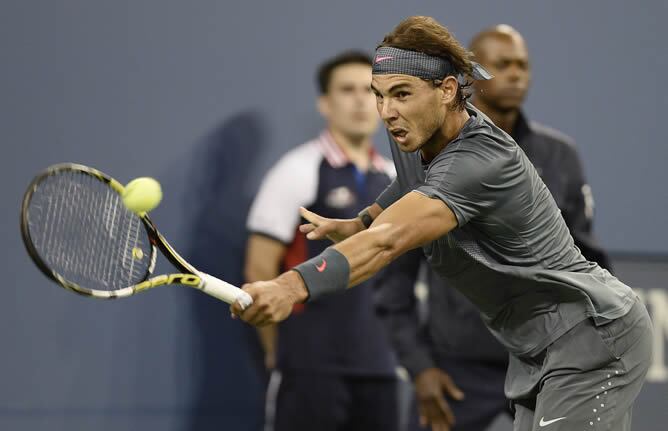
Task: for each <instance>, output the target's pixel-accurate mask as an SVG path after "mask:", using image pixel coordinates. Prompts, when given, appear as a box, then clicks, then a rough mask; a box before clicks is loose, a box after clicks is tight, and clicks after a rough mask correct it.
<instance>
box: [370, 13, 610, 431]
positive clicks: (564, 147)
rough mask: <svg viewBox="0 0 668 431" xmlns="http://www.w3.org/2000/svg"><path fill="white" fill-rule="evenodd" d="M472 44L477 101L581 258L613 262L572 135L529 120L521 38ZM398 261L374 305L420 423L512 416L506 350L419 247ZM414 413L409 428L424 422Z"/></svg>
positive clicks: (462, 426)
mask: <svg viewBox="0 0 668 431" xmlns="http://www.w3.org/2000/svg"><path fill="white" fill-rule="evenodd" d="M469 49H470V50H471V51H472V52H473V54H474V55H475V58H474V59H475V60H476V61H477V62H479V63H480V64H481V65H482V66H483V67H485V69H487V70H488V71H489V72H490V73H491V74H493V75H494V79H491V80H488V81H474V90H475V91H474V95H473V103H474V105H475V106H476V107H477V108H478V109H480V110H481V111H483V112H484V113H485V114H486V115H487V116H488V117H490V119H491V120H492V121H493V122H494V123H495V124H496V125H497V126H499V127H500V128H501V129H503V130H504V131H505V132H506V133H508V134H509V135H511V136H512V137H513V139H514V140H515V141H516V142H517V143H518V144H519V146H520V147H521V148H522V149H523V150H524V152H525V153H526V154H527V156H528V158H529V159H530V161H531V162H532V163H533V164H534V166H535V167H536V169H537V171H538V173H539V175H540V176H541V178H542V179H543V181H544V182H545V184H546V185H547V187H548V189H549V190H550V192H551V193H552V196H553V197H554V199H555V201H556V203H557V206H558V207H559V208H560V209H561V211H562V215H563V217H564V219H565V221H566V224H567V225H568V228H569V230H570V232H571V234H572V236H573V238H574V239H575V243H576V245H577V246H578V247H579V248H580V250H581V251H582V253H583V254H584V256H585V257H586V258H587V259H589V260H592V261H595V262H597V263H598V264H599V265H601V266H603V267H604V268H606V269H610V263H609V260H608V257H607V255H606V254H605V252H604V251H603V250H602V249H601V248H600V247H599V246H598V245H597V243H596V241H595V239H594V237H593V236H592V217H593V198H592V195H591V189H590V187H589V186H588V185H587V183H586V181H585V176H584V173H583V171H582V163H581V162H580V159H579V156H578V154H577V150H576V148H575V145H574V143H573V141H572V140H571V139H570V138H568V137H567V136H565V135H563V134H561V133H559V132H557V131H555V130H553V129H550V128H548V127H546V126H543V125H541V124H538V123H536V122H532V121H529V120H528V119H527V117H526V115H525V114H524V112H523V111H522V103H523V102H524V100H525V98H526V95H527V92H528V89H529V84H530V82H531V67H530V62H529V54H528V50H527V47H526V43H525V42H524V39H523V38H522V36H521V35H520V34H519V32H517V31H516V30H515V29H513V28H512V27H510V26H508V25H497V26H494V27H491V28H488V29H486V30H484V31H482V32H480V33H478V34H477V35H476V36H474V38H473V40H472V41H471V44H470V46H469ZM402 259H403V264H402V265H398V266H396V269H400V271H398V273H397V274H396V276H394V277H387V279H388V280H390V281H389V282H388V283H387V284H384V285H383V286H378V291H377V295H378V296H377V297H378V304H379V305H378V310H379V312H380V315H381V316H382V317H383V319H384V321H385V323H386V325H387V326H388V327H389V329H390V334H391V337H392V340H393V344H394V347H395V350H396V351H397V354H398V356H399V358H400V362H401V364H402V365H403V366H404V367H405V368H406V369H407V370H408V372H409V374H410V375H411V377H412V378H413V382H414V385H415V399H416V403H417V407H418V409H414V410H419V412H420V414H419V415H420V416H422V417H421V419H420V422H422V423H431V422H433V421H432V420H431V418H430V417H429V416H430V415H437V416H438V415H448V414H450V412H448V410H451V413H452V414H453V415H454V417H455V421H456V422H455V425H454V426H453V427H452V428H451V430H452V431H481V430H484V429H486V428H488V427H489V425H490V424H491V423H492V422H493V421H494V420H495V419H496V418H497V416H499V415H500V414H510V415H512V412H511V411H510V409H509V403H508V401H507V400H506V398H505V395H504V380H505V375H506V369H507V366H508V354H507V352H506V351H505V349H504V348H503V347H502V346H501V344H499V342H498V341H496V339H495V338H494V337H493V336H492V335H491V333H490V332H489V331H488V330H487V328H486V327H485V325H484V324H483V322H482V320H481V318H480V316H479V313H478V311H477V310H476V308H475V307H474V306H473V305H472V304H471V303H470V302H469V301H468V300H467V299H466V298H465V297H464V296H463V295H462V294H461V293H460V292H459V291H457V290H455V289H454V288H451V287H449V286H447V283H446V282H445V281H444V280H443V279H442V278H441V277H439V276H437V275H436V274H435V273H434V272H433V271H432V270H431V269H429V265H427V264H426V262H424V261H423V262H422V264H420V254H419V253H418V254H412V255H409V256H406V257H404V258H402ZM419 266H421V268H420V270H419V271H418V267H419ZM418 273H419V274H420V275H419V276H418V275H417V274H418ZM416 277H417V278H418V279H419V281H420V284H422V285H426V286H428V298H427V299H426V303H422V304H420V301H419V300H418V299H417V298H416V296H415V293H414V281H415V279H416ZM420 310H422V311H420ZM425 310H426V312H425ZM432 310H437V311H434V312H431V311H432ZM452 386H456V387H458V388H459V389H460V390H461V391H462V392H463V393H464V395H465V399H464V400H462V401H453V400H449V399H447V398H446V396H445V394H447V393H450V391H451V390H452ZM417 419H418V414H417V411H416V412H415V413H414V414H413V421H412V422H413V423H412V424H411V425H410V430H411V431H417V430H419V429H420V427H419V424H418V420H417Z"/></svg>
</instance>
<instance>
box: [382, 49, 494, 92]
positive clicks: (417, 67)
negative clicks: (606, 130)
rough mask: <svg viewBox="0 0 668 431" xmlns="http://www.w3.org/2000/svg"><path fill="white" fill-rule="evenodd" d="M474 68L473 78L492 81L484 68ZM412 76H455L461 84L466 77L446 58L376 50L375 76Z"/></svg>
mask: <svg viewBox="0 0 668 431" xmlns="http://www.w3.org/2000/svg"><path fill="white" fill-rule="evenodd" d="M471 64H472V66H473V73H472V76H471V77H472V78H473V79H475V80H487V79H492V78H493V76H492V75H491V74H490V73H489V72H487V71H486V70H485V68H484V67H482V66H481V65H479V64H478V63H476V62H471ZM394 73H398V74H402V75H411V76H415V77H417V78H422V79H429V80H432V79H443V78H445V77H446V76H455V77H457V80H458V81H459V82H460V83H462V84H463V83H464V82H465V80H466V77H465V76H464V74H463V73H461V72H460V71H458V70H457V69H456V68H455V66H454V65H453V64H452V63H451V62H450V61H448V60H447V59H445V58H441V57H433V56H431V55H428V54H425V53H422V52H418V51H409V50H406V49H400V48H394V47H391V46H381V47H380V48H378V49H377V50H376V56H375V57H374V59H373V74H374V75H389V74H394Z"/></svg>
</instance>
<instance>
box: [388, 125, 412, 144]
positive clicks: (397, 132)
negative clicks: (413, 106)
mask: <svg viewBox="0 0 668 431" xmlns="http://www.w3.org/2000/svg"><path fill="white" fill-rule="evenodd" d="M390 134H391V135H392V137H393V138H394V141H395V142H396V143H397V144H403V143H404V142H406V135H408V130H406V129H402V128H401V127H395V128H392V129H390Z"/></svg>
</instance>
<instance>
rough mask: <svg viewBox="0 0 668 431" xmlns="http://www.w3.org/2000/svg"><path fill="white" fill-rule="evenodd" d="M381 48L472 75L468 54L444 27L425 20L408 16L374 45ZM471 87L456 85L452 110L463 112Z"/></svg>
mask: <svg viewBox="0 0 668 431" xmlns="http://www.w3.org/2000/svg"><path fill="white" fill-rule="evenodd" d="M381 46H390V47H394V48H399V49H407V50H410V51H418V52H422V53H424V54H427V55H431V56H434V57H440V58H444V59H446V60H448V61H449V62H450V63H452V64H453V65H454V66H455V69H456V70H457V72H458V73H462V74H464V75H466V76H469V77H470V76H471V73H472V72H473V66H472V65H471V58H472V54H471V53H470V52H469V51H467V50H466V48H464V47H463V46H462V45H461V44H460V43H459V42H458V41H457V39H455V37H454V36H453V35H452V33H450V31H449V30H448V29H447V28H446V27H445V26H443V25H441V24H439V23H438V21H436V20H435V19H434V18H431V17H428V16H412V17H409V18H406V19H405V20H403V21H401V22H400V23H399V24H398V25H397V26H396V27H395V28H394V29H393V30H392V31H391V32H390V33H388V34H387V35H385V38H384V39H383V41H382V42H381V43H380V44H379V45H378V47H379V48H380V47H381ZM432 82H433V84H434V85H440V84H441V82H442V81H438V80H437V81H432ZM471 84H472V81H471V80H468V81H467V82H466V83H465V84H461V83H460V85H459V86H458V87H457V99H456V102H455V104H454V106H453V108H456V109H459V110H462V109H464V107H465V106H466V101H467V100H468V99H469V97H471V89H470V87H471Z"/></svg>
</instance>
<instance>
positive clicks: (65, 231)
mask: <svg viewBox="0 0 668 431" xmlns="http://www.w3.org/2000/svg"><path fill="white" fill-rule="evenodd" d="M122 192H123V185H121V184H120V183H119V182H118V181H116V180H114V179H113V178H111V177H109V176H107V175H105V174H103V173H102V172H100V171H98V170H95V169H92V168H89V167H87V166H82V165H77V164H73V163H64V164H59V165H54V166H51V167H49V168H47V169H46V170H45V171H44V172H42V173H41V174H39V175H37V177H35V179H34V180H33V181H32V183H31V184H30V186H29V187H28V190H27V191H26V193H25V196H24V198H23V206H22V208H21V234H22V236H23V242H24V243H25V246H26V248H27V249H28V253H29V254H30V257H31V258H32V260H33V261H34V262H35V264H36V265H37V266H38V267H39V269H41V270H42V272H43V273H44V274H45V275H46V276H47V277H49V278H50V279H52V280H54V281H55V282H57V283H58V284H60V285H61V286H63V287H64V288H66V289H68V290H71V291H73V292H76V293H79V294H81V295H86V296H91V297H94V298H103V299H112V298H123V297H127V296H130V295H134V294H135V293H138V292H141V291H144V290H147V289H150V288H153V287H157V286H161V285H165V284H181V285H186V286H190V287H194V288H196V289H199V290H201V291H203V292H204V293H207V294H209V295H211V296H214V297H216V298H218V299H221V300H223V301H225V302H227V303H228V304H232V303H234V302H235V301H238V302H239V304H240V305H241V306H242V308H246V307H248V306H249V305H250V304H252V302H253V300H252V298H251V297H250V296H249V295H248V294H247V293H246V292H244V291H243V290H241V289H239V288H237V287H235V286H233V285H231V284H229V283H226V282H224V281H222V280H219V279H217V278H215V277H213V276H211V275H208V274H204V273H203V272H199V271H198V270H196V269H195V268H194V267H192V266H191V265H190V264H189V263H188V262H186V261H185V260H184V259H183V258H182V257H181V256H179V254H178V253H176V251H175V250H174V249H173V248H172V247H171V246H170V245H169V244H168V243H167V241H166V240H165V238H164V237H163V236H162V235H160V232H158V230H157V229H156V228H155V225H154V224H153V222H151V220H150V219H149V218H148V216H146V215H145V214H144V215H141V216H140V215H137V214H135V213H133V212H132V211H130V210H128V209H127V208H126V207H125V205H124V204H123V201H122V200H121V194H122ZM157 249H159V250H160V251H161V252H162V254H163V255H164V256H165V257H166V258H167V259H168V260H169V261H170V262H171V263H172V264H173V265H174V266H175V267H176V268H177V269H178V271H180V273H174V274H163V275H158V276H154V277H152V274H153V270H154V269H155V264H156V259H157Z"/></svg>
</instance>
